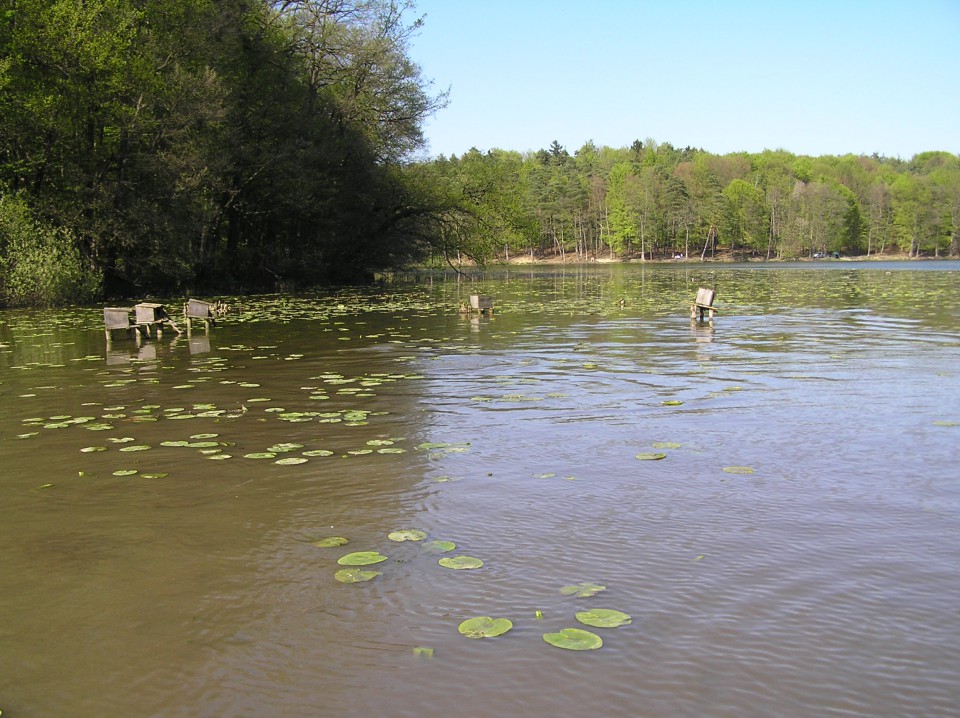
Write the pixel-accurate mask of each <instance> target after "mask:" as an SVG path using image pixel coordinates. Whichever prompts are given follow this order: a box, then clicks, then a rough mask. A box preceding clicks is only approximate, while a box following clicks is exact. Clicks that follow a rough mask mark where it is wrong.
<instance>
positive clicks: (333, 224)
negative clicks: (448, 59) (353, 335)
mask: <svg viewBox="0 0 960 718" xmlns="http://www.w3.org/2000/svg"><path fill="white" fill-rule="evenodd" d="M422 22H423V21H422V20H421V19H420V18H419V16H418V15H417V13H416V8H415V7H414V6H413V4H412V3H408V2H397V1H394V0H218V1H217V2H212V1H211V0H89V1H88V2H83V3H77V2H75V1H74V0H17V1H16V2H13V1H12V0H2V1H0V306H45V305H56V304H69V303H85V302H93V301H96V300H99V299H103V298H109V297H116V296H133V295H142V294H146V293H153V294H160V295H170V294H178V293H185V292H204V293H212V292H231V293H239V292H255V291H274V290H277V289H281V288H282V289H302V288H308V287H314V286H319V285H325V284H335V283H356V282H364V281H368V280H369V279H371V278H372V277H373V276H374V275H375V274H376V273H378V272H384V271H390V270H396V269H403V268H405V267H410V266H422V265H430V264H433V265H437V266H441V265H447V264H451V265H455V266H459V265H460V264H462V263H464V262H471V263H476V264H479V265H485V264H489V263H494V262H504V261H511V262H512V261H517V258H518V257H521V256H522V257H523V258H524V260H525V261H538V260H544V259H550V258H552V259H554V261H601V260H617V259H628V258H629V259H639V260H664V259H667V260H669V259H673V258H675V257H681V256H682V257H683V258H690V259H701V258H703V259H717V258H736V259H759V260H778V259H779V260H783V259H801V258H808V257H809V258H812V257H814V256H819V255H827V256H833V255H834V253H838V254H840V255H842V256H845V257H849V256H863V257H870V258H875V257H887V256H895V257H909V258H936V257H954V258H955V257H958V256H960V157H958V156H957V155H954V154H951V153H949V152H940V151H934V150H931V151H929V152H924V153H921V154H918V155H915V156H914V157H911V158H909V159H904V158H889V157H883V156H878V155H872V156H856V155H844V156H821V157H810V156H802V155H795V154H792V153H791V152H789V151H788V150H785V149H776V150H767V151H764V152H761V153H746V152H744V153H733V154H726V155H717V154H713V153H711V152H709V151H707V150H704V149H699V148H693V147H684V148H679V147H674V146H673V145H672V144H670V143H669V142H666V141H661V142H657V141H655V140H653V139H649V138H646V139H643V140H640V139H637V140H636V141H634V142H633V143H632V144H631V145H630V146H629V147H619V148H611V147H605V146H598V145H596V144H594V143H593V142H590V141H588V142H586V143H585V144H583V146H581V147H579V148H565V147H563V146H561V145H560V144H559V143H557V142H556V141H554V142H550V141H549V138H545V146H544V148H542V149H539V150H536V151H525V152H520V151H514V150H507V149H494V150H489V151H484V152H481V151H479V150H476V149H471V150H469V151H467V152H465V153H464V154H462V155H459V156H450V157H444V156H440V157H427V156H426V155H425V153H424V136H423V126H424V123H425V121H426V120H427V118H429V117H431V116H432V115H434V114H435V113H436V112H438V111H439V110H441V109H442V108H443V107H444V106H445V105H446V103H447V101H448V96H447V93H446V92H445V91H442V90H440V91H438V90H436V89H435V88H434V87H433V86H432V83H431V82H430V80H429V79H428V78H425V77H423V76H422V73H421V70H420V68H419V67H418V66H417V65H416V64H415V63H414V62H413V61H412V60H411V59H410V53H409V49H410V43H411V41H412V39H413V38H414V37H415V35H416V33H417V32H418V30H419V28H420V27H421V24H422ZM642 132H643V128H638V137H639V136H642ZM465 141H466V142H469V139H468V138H466V140H465ZM789 143H790V138H789V137H785V138H784V141H783V144H784V145H785V146H788V145H789Z"/></svg>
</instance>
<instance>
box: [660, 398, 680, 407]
mask: <svg viewBox="0 0 960 718" xmlns="http://www.w3.org/2000/svg"><path fill="white" fill-rule="evenodd" d="M681 404H683V402H682V401H680V400H679V399H668V400H667V401H661V402H660V405H661V406H680V405H681Z"/></svg>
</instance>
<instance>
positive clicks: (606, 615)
mask: <svg viewBox="0 0 960 718" xmlns="http://www.w3.org/2000/svg"><path fill="white" fill-rule="evenodd" d="M575 617H576V619H577V620H578V621H580V623H583V624H585V625H587V626H595V627H597V628H616V627H617V626H625V625H627V624H628V623H630V622H631V621H632V620H633V619H632V618H631V617H630V616H629V615H628V614H626V613H624V612H623V611H615V610H613V609H612V608H594V609H593V610H591V611H578V612H577V613H576V615H575Z"/></svg>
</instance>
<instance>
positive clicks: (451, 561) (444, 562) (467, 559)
mask: <svg viewBox="0 0 960 718" xmlns="http://www.w3.org/2000/svg"><path fill="white" fill-rule="evenodd" d="M437 563H439V564H440V565H441V566H443V567H444V568H452V569H456V570H458V571H459V570H464V569H471V568H480V567H481V566H483V561H481V560H480V559H478V558H473V556H445V557H444V558H442V559H440V560H439V561H438V562H437Z"/></svg>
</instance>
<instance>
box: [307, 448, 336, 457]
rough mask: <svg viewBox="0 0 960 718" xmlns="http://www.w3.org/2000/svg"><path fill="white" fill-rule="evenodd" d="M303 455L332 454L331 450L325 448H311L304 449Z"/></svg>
mask: <svg viewBox="0 0 960 718" xmlns="http://www.w3.org/2000/svg"><path fill="white" fill-rule="evenodd" d="M303 455H304V456H333V452H332V451H329V450H327V449H312V450H311V451H304V452H303Z"/></svg>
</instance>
